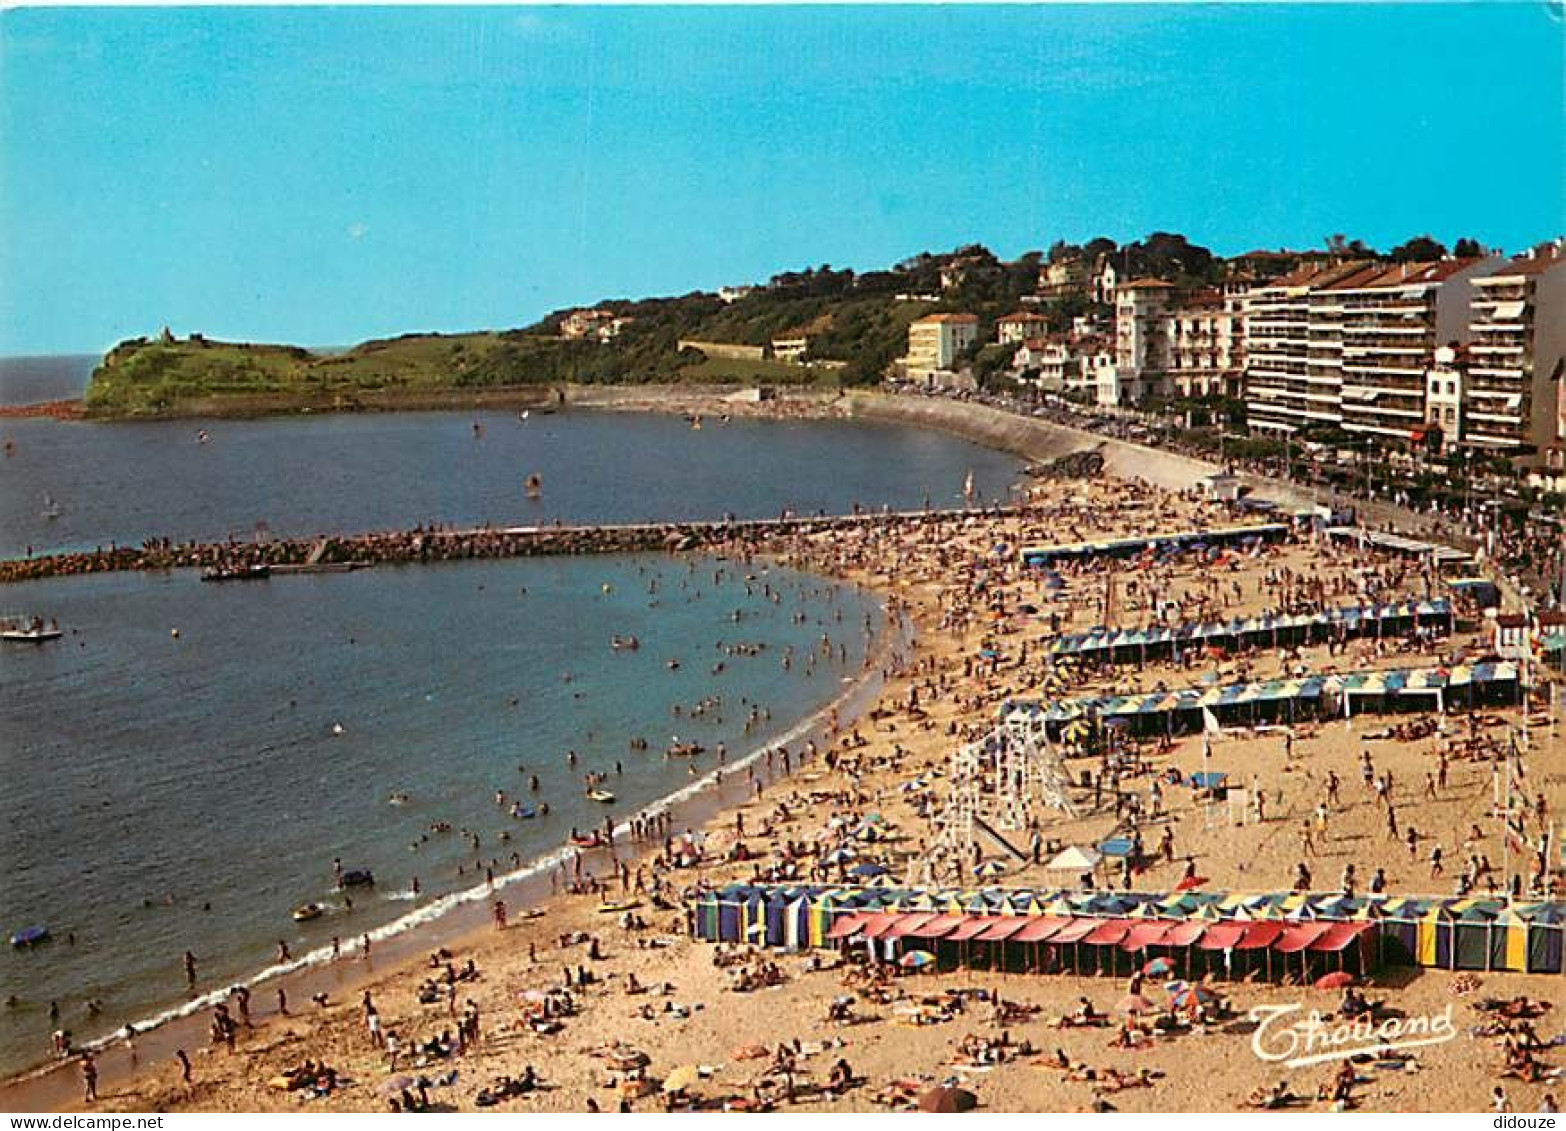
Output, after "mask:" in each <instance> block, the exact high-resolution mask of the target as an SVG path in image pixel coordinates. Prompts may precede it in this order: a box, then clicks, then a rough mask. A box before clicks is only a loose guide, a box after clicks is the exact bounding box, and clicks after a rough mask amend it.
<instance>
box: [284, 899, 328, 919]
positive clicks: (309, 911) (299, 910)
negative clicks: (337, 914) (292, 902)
mask: <svg viewBox="0 0 1566 1131" xmlns="http://www.w3.org/2000/svg"><path fill="white" fill-rule="evenodd" d="M292 914H293V917H294V922H295V923H308V922H309V921H310V920H312V919H319V918H320V917H321V916H322V915H324V914H326V912H325V910H324V909H323V908H322V907H321V905H320V904H319V903H301V904H300V905H299V906H298V907H296V908H294V910H293V912H292Z"/></svg>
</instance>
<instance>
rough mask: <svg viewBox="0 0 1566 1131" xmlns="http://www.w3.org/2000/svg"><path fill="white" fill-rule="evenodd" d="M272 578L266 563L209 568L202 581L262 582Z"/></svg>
mask: <svg viewBox="0 0 1566 1131" xmlns="http://www.w3.org/2000/svg"><path fill="white" fill-rule="evenodd" d="M271 576H272V567H271V566H269V565H267V564H266V563H265V562H258V563H257V564H255V565H247V566H209V567H207V568H206V569H204V570H202V571H201V580H202V581H262V580H264V579H266V578H268V577H271Z"/></svg>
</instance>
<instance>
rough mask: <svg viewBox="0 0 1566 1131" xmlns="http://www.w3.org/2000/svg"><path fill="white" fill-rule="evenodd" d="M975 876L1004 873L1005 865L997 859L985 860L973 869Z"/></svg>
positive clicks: (1000, 874)
mask: <svg viewBox="0 0 1566 1131" xmlns="http://www.w3.org/2000/svg"><path fill="white" fill-rule="evenodd" d="M973 874H974V875H976V876H1002V875H1005V874H1006V865H1005V864H1003V863H1002V862H1001V861H999V860H986V861H985V862H984V863H982V864H980V865H979V866H978V867H977V868H975V869H974V870H973Z"/></svg>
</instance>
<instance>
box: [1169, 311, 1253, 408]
mask: <svg viewBox="0 0 1566 1131" xmlns="http://www.w3.org/2000/svg"><path fill="white" fill-rule="evenodd" d="M1239 305H1240V304H1239V303H1238V302H1237V301H1235V300H1233V299H1231V298H1229V297H1228V296H1226V295H1225V294H1224V293H1223V292H1222V291H1218V290H1206V291H1198V292H1196V293H1194V294H1191V295H1187V296H1186V297H1185V298H1183V299H1180V300H1179V301H1178V302H1176V303H1174V304H1173V305H1171V306H1169V307H1167V308H1166V309H1165V311H1164V313H1163V317H1162V320H1161V323H1160V326H1159V329H1160V331H1161V333H1162V335H1163V339H1164V341H1163V353H1164V359H1165V370H1164V372H1163V374H1162V380H1161V382H1160V384H1161V389H1160V391H1162V392H1164V393H1165V394H1168V395H1174V396H1181V397H1207V396H1238V395H1239V393H1240V375H1241V370H1242V368H1243V366H1244V350H1245V346H1244V343H1245V316H1244V312H1243V310H1241V309H1239Z"/></svg>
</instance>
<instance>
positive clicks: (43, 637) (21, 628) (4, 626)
mask: <svg viewBox="0 0 1566 1131" xmlns="http://www.w3.org/2000/svg"><path fill="white" fill-rule="evenodd" d="M64 635H65V634H64V633H63V632H61V631H60V626H59V625H57V624H55V622H54V621H52V620H51V621H50V622H49V623H48V624H45V623H44V619H43V617H36V616H35V617H0V640H9V641H12V642H13V643H17V644H42V643H44V642H45V641H48V640H58V639H60V637H62V636H64Z"/></svg>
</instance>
